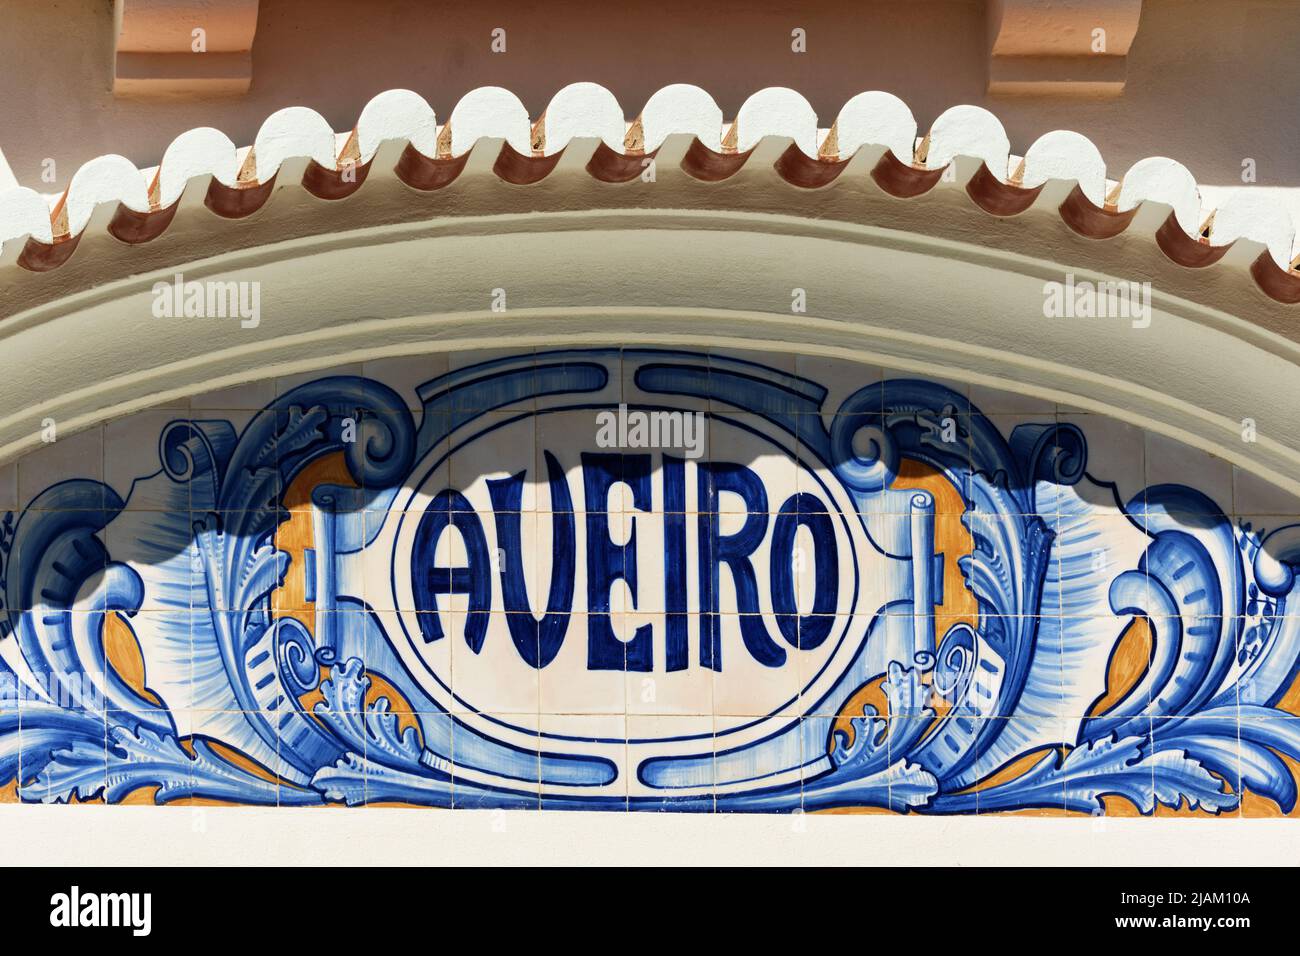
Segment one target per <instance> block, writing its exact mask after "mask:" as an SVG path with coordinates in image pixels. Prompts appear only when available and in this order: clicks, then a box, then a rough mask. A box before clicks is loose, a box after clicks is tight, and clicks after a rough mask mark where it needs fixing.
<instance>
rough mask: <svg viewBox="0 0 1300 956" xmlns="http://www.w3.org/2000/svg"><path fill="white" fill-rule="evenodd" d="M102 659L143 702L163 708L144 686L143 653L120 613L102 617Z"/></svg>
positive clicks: (161, 703) (131, 629) (133, 631)
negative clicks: (105, 660)
mask: <svg viewBox="0 0 1300 956" xmlns="http://www.w3.org/2000/svg"><path fill="white" fill-rule="evenodd" d="M104 657H105V658H106V659H107V661H108V666H109V667H111V668H112V669H113V670H114V671H116V672H117V675H118V676H119V677H121V678H122V680H124V681H126V684H127V686H128V687H130V688H131V689H132V690H133V691H135V692H136V693H137V694H139V695H140V696H141V697H143V698H144V699H145V700H147V701H151V702H152V703H154V704H157V705H158V706H159V707H161V706H163V702H162V701H161V700H159V699H158V696H157V695H156V694H155V693H154V692H153V691H151V690H149V689H148V688H147V687H146V686H145V674H144V653H143V652H142V651H141V650H140V642H139V641H138V640H137V639H136V636H135V630H134V629H133V628H132V627H131V624H130V622H128V621H127V619H126V618H125V617H123V616H122V615H121V614H120V613H114V614H108V615H106V616H105V617H104Z"/></svg>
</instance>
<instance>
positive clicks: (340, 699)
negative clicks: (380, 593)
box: [313, 657, 422, 772]
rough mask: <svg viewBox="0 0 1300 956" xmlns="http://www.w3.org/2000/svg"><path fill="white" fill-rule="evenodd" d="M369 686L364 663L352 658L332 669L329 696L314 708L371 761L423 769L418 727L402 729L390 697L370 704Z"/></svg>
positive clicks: (326, 687)
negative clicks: (367, 699)
mask: <svg viewBox="0 0 1300 956" xmlns="http://www.w3.org/2000/svg"><path fill="white" fill-rule="evenodd" d="M369 686H370V678H369V677H367V676H365V667H364V665H363V664H362V663H361V661H360V660H358V659H357V658H355V657H353V658H349V659H348V660H347V661H344V662H343V663H342V664H339V665H335V666H334V667H332V668H331V669H330V677H329V679H327V680H325V681H323V682H322V683H321V693H322V694H323V695H324V697H325V700H324V701H323V702H321V703H318V704H317V705H316V707H315V709H314V711H313V712H314V713H315V715H316V716H317V717H318V718H319V719H320V720H321V722H322V723H324V724H325V725H326V726H327V727H329V728H330V729H331V730H332V731H333V732H334V733H335V734H336V735H337V736H338V737H339V739H340V740H342V741H343V742H344V743H345V744H346V745H347V746H348V747H349V748H351V749H352V750H354V751H358V752H361V753H364V754H365V755H366V757H367V758H368V760H369V762H371V763H374V762H376V761H377V762H380V763H384V764H387V765H389V766H392V767H401V768H405V769H407V770H411V771H416V772H419V771H420V770H421V763H420V758H421V754H422V748H421V746H420V738H419V734H417V733H416V731H415V728H414V727H407V728H406V729H405V730H402V729H401V727H400V723H399V720H398V716H397V715H396V714H394V713H392V712H391V711H390V710H389V706H390V705H389V702H388V698H386V697H381V698H379V699H378V700H376V701H375V702H374V703H373V704H366V702H365V698H366V689H367V688H368V687H369ZM353 756H355V754H354V755H353Z"/></svg>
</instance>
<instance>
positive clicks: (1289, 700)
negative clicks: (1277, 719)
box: [1277, 677, 1300, 715]
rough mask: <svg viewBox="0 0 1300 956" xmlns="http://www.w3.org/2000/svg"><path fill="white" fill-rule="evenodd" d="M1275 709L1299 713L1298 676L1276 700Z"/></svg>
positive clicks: (1299, 679)
mask: <svg viewBox="0 0 1300 956" xmlns="http://www.w3.org/2000/svg"><path fill="white" fill-rule="evenodd" d="M1277 709H1278V710H1281V711H1285V712H1286V713H1288V714H1296V715H1300V677H1297V678H1296V679H1295V681H1293V682H1292V684H1291V686H1290V688H1288V690H1287V692H1286V693H1285V694H1283V695H1282V699H1281V700H1279V701H1278V702H1277Z"/></svg>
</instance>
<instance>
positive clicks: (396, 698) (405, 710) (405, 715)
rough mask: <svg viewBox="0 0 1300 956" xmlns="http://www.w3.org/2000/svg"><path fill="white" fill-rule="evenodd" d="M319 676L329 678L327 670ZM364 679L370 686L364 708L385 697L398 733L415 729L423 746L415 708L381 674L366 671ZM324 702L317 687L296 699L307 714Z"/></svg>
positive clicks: (324, 669) (323, 669)
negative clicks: (411, 728)
mask: <svg viewBox="0 0 1300 956" xmlns="http://www.w3.org/2000/svg"><path fill="white" fill-rule="evenodd" d="M320 676H321V680H324V679H325V678H327V677H329V668H328V667H322V668H321V675H320ZM366 677H367V678H368V679H369V680H370V685H369V686H368V687H367V688H366V697H365V704H366V706H367V707H371V706H374V704H375V702H376V701H378V700H379V698H381V697H387V698H388V710H389V712H390V713H392V714H393V715H394V716H395V717H396V718H397V727H398V732H399V733H404V732H405V731H406V728H408V727H413V728H415V733H416V735H417V736H418V737H419V738H420V743H421V746H423V743H424V735H423V734H422V733H421V732H420V722H419V721H418V720H416V719H415V708H413V707H412V706H411V702H410V701H408V700H407V699H406V697H405V696H404V695H403V694H402V692H401V691H399V690H398V689H397V688H396V687H394V686H393V685H392V684H391V683H390V682H389V681H388V678H386V677H384V676H383V675H382V674H379V673H376V672H375V671H371V670H368V671H366ZM324 701H325V694H324V693H323V692H322V691H321V689H320V688H319V687H317V688H316V689H315V690H311V691H308V692H307V693H305V694H303V695H302V696H301V697H299V698H298V703H299V704H301V705H302V708H303V710H305V711H307V713H312V711H313V709H314V708H315V707H316V705H317V704H320V703H323V702H324Z"/></svg>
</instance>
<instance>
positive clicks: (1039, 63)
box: [988, 0, 1142, 96]
mask: <svg viewBox="0 0 1300 956" xmlns="http://www.w3.org/2000/svg"><path fill="white" fill-rule="evenodd" d="M1141 15H1142V0H988V32H989V92H990V93H1064V94H1074V95H1109V96H1116V95H1118V94H1120V93H1122V92H1123V90H1124V81H1125V79H1126V77H1127V74H1128V51H1129V47H1130V46H1131V45H1132V43H1133V38H1134V37H1135V36H1136V35H1137V30H1138V21H1139V20H1140V19H1141Z"/></svg>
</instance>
